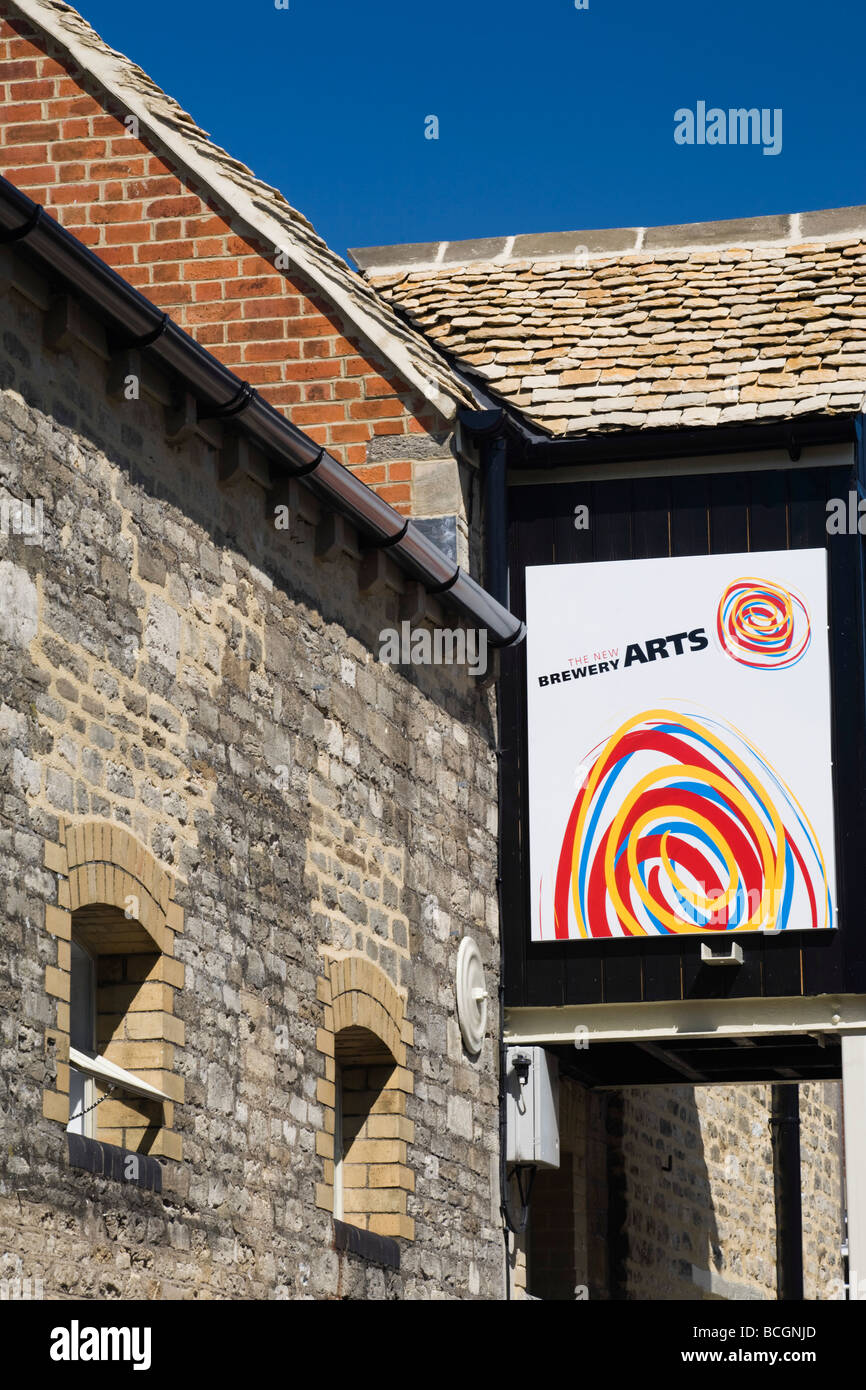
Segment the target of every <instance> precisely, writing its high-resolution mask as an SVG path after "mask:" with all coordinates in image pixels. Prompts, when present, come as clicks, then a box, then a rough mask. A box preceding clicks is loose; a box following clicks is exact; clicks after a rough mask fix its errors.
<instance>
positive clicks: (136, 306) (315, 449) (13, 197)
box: [0, 177, 524, 648]
mask: <svg viewBox="0 0 866 1390" xmlns="http://www.w3.org/2000/svg"><path fill="white" fill-rule="evenodd" d="M3 244H5V245H13V246H20V247H21V249H22V251H23V252H24V253H25V254H28V255H32V256H33V257H35V258H36V260H37V261H38V262H39V264H40V267H41V268H43V269H44V273H45V274H46V276H47V277H48V278H49V279H50V280H52V281H54V282H56V281H58V280H59V281H61V282H63V283H64V284H65V285H66V286H68V287H71V289H72V291H73V292H74V293H75V294H76V295H80V296H81V298H83V299H84V300H85V301H87V302H88V304H89V305H90V306H92V307H93V308H94V309H95V310H96V313H97V315H98V316H99V317H101V318H102V319H103V320H105V319H107V320H108V322H109V324H111V325H112V326H113V329H114V331H115V333H116V334H117V335H118V336H119V337H122V339H123V346H125V347H127V348H138V349H140V350H142V351H144V350H145V349H146V350H147V351H148V352H149V353H150V354H152V355H153V357H155V358H156V359H157V360H158V361H159V362H160V364H161V365H162V367H163V368H164V369H165V370H166V371H167V372H168V373H169V374H170V375H173V376H176V377H180V378H181V379H182V380H183V381H184V382H185V383H186V385H187V386H188V387H189V390H190V392H191V393H192V394H193V395H194V396H195V397H196V399H197V401H198V415H199V419H214V418H220V417H221V418H223V419H229V418H231V419H232V420H237V428H238V430H239V431H240V432H241V433H243V434H245V435H247V436H249V437H250V438H251V439H252V440H253V441H254V443H255V444H256V446H257V447H258V448H259V449H261V450H262V452H263V453H264V454H265V455H266V456H267V457H269V458H271V459H273V460H275V461H276V462H277V463H278V464H279V465H280V466H281V467H282V468H283V469H284V470H285V471H286V472H287V473H288V475H289V476H290V477H293V478H303V479H304V480H305V485H306V486H308V487H309V488H310V489H311V490H312V491H313V492H314V493H315V494H316V495H317V496H318V497H319V498H320V499H321V500H322V501H323V502H324V503H325V504H326V505H328V506H330V507H332V508H333V509H334V510H335V511H338V512H340V513H342V514H343V515H344V516H346V517H348V518H349V519H350V520H351V521H352V523H353V524H354V525H355V526H356V527H357V528H358V530H359V532H360V534H361V537H362V540H363V541H364V543H365V544H366V545H368V546H371V547H373V548H378V549H388V550H390V551H391V553H392V555H393V556H394V559H395V561H396V562H397V564H398V565H399V566H400V567H401V568H402V569H403V570H405V571H406V572H407V573H408V574H410V575H411V576H412V577H413V578H414V579H417V580H418V581H419V582H420V583H421V584H423V585H424V587H425V589H426V590H427V592H428V593H429V594H431V595H435V596H441V598H442V600H443V602H444V603H445V604H446V605H447V606H448V607H450V608H454V609H456V610H457V611H458V612H459V613H460V614H461V616H462V617H463V618H465V619H467V620H469V621H472V622H474V623H476V624H478V625H479V626H480V627H484V628H486V629H487V632H488V639H489V641H490V644H491V646H493V647H494V648H495V647H503V646H510V645H511V644H512V643H513V642H518V641H520V640H521V638H522V637H523V634H524V628H523V624H522V623H521V622H520V620H519V619H517V618H515V617H514V615H513V614H512V613H509V612H508V610H507V608H506V607H505V606H504V605H503V603H502V602H501V601H499V600H497V599H496V598H495V597H494V596H493V595H491V594H489V593H487V592H485V590H484V589H482V587H481V586H480V585H479V584H477V583H476V581H475V580H474V579H473V578H472V577H471V575H468V574H466V573H465V571H464V570H462V569H461V567H460V566H459V565H457V564H455V562H454V561H453V560H451V559H450V558H449V557H448V556H447V555H445V554H444V553H443V552H442V551H441V550H440V549H439V548H438V546H435V545H434V544H433V543H432V541H430V540H428V538H427V536H426V535H425V534H424V532H423V531H422V530H421V529H420V528H419V527H418V526H416V525H415V524H414V522H412V521H409V522H407V520H406V518H405V517H404V516H401V514H400V513H399V512H397V511H395V509H394V508H393V507H391V506H390V505H389V504H388V503H387V502H385V501H384V500H383V499H382V498H381V497H379V495H378V494H377V493H375V492H374V491H373V490H372V488H369V487H367V486H366V484H364V483H362V482H361V481H360V480H359V479H358V478H356V477H355V475H354V474H353V473H352V472H351V471H350V470H349V469H348V468H344V467H343V465H342V464H341V463H340V462H339V461H338V460H337V459H335V458H333V457H332V456H331V455H330V454H329V453H327V451H326V450H325V449H323V448H321V447H320V446H319V445H317V444H316V443H314V441H313V440H312V439H310V438H308V436H307V435H305V434H304V433H303V432H302V431H301V430H299V429H297V428H296V427H295V426H294V425H292V424H291V423H290V422H289V420H287V419H286V417H285V416H284V415H282V414H281V413H280V412H279V411H278V410H275V409H274V407H273V406H271V405H269V404H268V403H267V401H265V400H264V399H263V398H262V397H261V396H260V395H259V393H258V391H255V390H254V389H253V388H252V387H250V386H249V384H248V383H246V382H243V381H241V380H240V378H239V377H237V376H235V374H234V372H232V371H230V370H229V368H228V367H225V366H223V364H222V363H221V362H219V361H218V360H217V359H216V358H215V357H213V356H212V355H211V353H209V352H207V351H206V349H205V348H203V347H201V346H200V344H199V343H197V342H196V341H195V339H194V338H191V337H190V336H189V334H187V333H185V332H184V331H183V329H181V328H179V327H178V325H177V324H176V323H174V322H173V321H172V320H171V319H170V318H169V316H168V314H165V313H162V312H161V311H160V310H159V309H157V308H156V306H155V305H154V304H151V302H150V300H148V299H146V298H145V296H144V295H142V294H141V293H139V291H138V290H136V289H135V288H134V287H133V286H132V285H129V284H127V282H126V281H125V280H124V279H123V278H122V277H121V276H120V275H118V274H117V272H116V271H114V270H112V268H111V267H110V266H108V265H106V264H105V262H104V261H101V260H100V259H99V257H98V256H97V255H95V254H94V252H92V251H91V250H90V249H89V248H88V247H86V246H84V245H83V243H82V242H80V241H78V240H77V238H76V237H74V236H73V235H72V234H71V233H70V232H68V231H67V230H66V229H65V228H64V227H61V226H60V224H59V223H58V222H56V221H55V220H54V218H53V217H51V216H50V215H49V214H48V213H46V212H45V210H44V209H43V208H41V207H40V206H39V205H38V204H37V203H34V202H33V200H32V199H31V198H28V197H27V195H26V194H25V193H22V192H21V191H20V189H17V188H16V187H15V186H14V184H11V183H10V182H9V181H8V179H5V178H2V177H0V245H3Z"/></svg>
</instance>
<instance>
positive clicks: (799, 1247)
mask: <svg viewBox="0 0 866 1390" xmlns="http://www.w3.org/2000/svg"><path fill="white" fill-rule="evenodd" d="M772 1094H773V1102H772V1112H771V1119H770V1128H771V1131H772V1135H773V1187H774V1190H775V1199H776V1297H777V1298H778V1299H779V1300H780V1301H783V1302H792V1301H795V1302H801V1301H802V1298H803V1204H802V1195H801V1187H802V1184H801V1179H800V1088H799V1086H797V1085H794V1084H792V1083H788V1084H780V1085H774V1086H773V1092H772Z"/></svg>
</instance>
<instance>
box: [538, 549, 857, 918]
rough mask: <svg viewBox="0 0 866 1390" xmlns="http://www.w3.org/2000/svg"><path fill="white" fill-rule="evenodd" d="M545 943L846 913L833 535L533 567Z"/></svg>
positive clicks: (540, 877)
mask: <svg viewBox="0 0 866 1390" xmlns="http://www.w3.org/2000/svg"><path fill="white" fill-rule="evenodd" d="M526 618H527V671H528V686H529V688H528V726H529V838H530V866H531V875H532V938H533V940H535V941H554V940H571V939H575V940H587V939H593V940H606V939H609V938H611V937H628V936H634V937H643V936H669V935H678V934H688V933H696V934H700V935H701V936H703V937H704V938H706V937H707V936H708V935H709V934H711V933H725V932H732V931H736V932H754V931H764V932H781V931H799V930H807V929H808V930H821V929H826V928H830V927H832V926H835V925H836V916H835V914H836V908H835V866H834V855H833V795H832V780H831V759H830V670H829V652H828V643H827V573H826V553H825V551H823V550H781V551H762V552H757V553H755V552H753V553H750V554H744V555H709V556H693V557H692V556H690V557H684V558H680V559H660V560H624V561H613V562H610V563H602V564H584V565H541V566H537V567H534V568H529V569H527V571H526Z"/></svg>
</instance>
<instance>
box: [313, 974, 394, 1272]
mask: <svg viewBox="0 0 866 1390" xmlns="http://www.w3.org/2000/svg"><path fill="white" fill-rule="evenodd" d="M318 994H319V999H320V1001H321V1003H322V1004H323V1005H324V1025H325V1026H324V1027H323V1028H321V1029H320V1030H319V1033H318V1044H319V1049H320V1051H321V1053H322V1054H323V1055H324V1076H323V1077H322V1078H321V1079H320V1081H319V1083H318V1087H317V1097H318V1100H319V1101H320V1103H321V1105H322V1107H323V1113H324V1128H323V1131H322V1133H321V1134H320V1135H319V1136H318V1139H317V1143H316V1150H317V1152H318V1153H319V1154H320V1156H321V1157H322V1159H323V1163H324V1181H323V1182H321V1183H319V1185H318V1187H317V1189H316V1201H317V1204H318V1205H319V1206H320V1207H324V1208H325V1210H327V1211H330V1212H333V1214H334V1217H335V1220H336V1221H337V1222H340V1223H343V1226H344V1227H345V1226H348V1227H354V1228H356V1229H360V1230H363V1231H369V1232H371V1233H372V1234H374V1235H376V1236H390V1237H394V1236H401V1237H403V1238H404V1239H405V1240H412V1239H414V1234H415V1224H414V1221H413V1219H412V1217H411V1216H410V1215H409V1212H408V1200H409V1195H410V1194H411V1193H413V1192H414V1191H415V1175H414V1173H413V1171H412V1166H411V1164H410V1162H409V1153H408V1151H409V1147H410V1145H411V1144H412V1142H413V1139H414V1125H413V1122H412V1121H411V1120H410V1119H409V1117H408V1116H407V1114H406V1102H407V1099H408V1097H409V1096H411V1095H412V1092H413V1089H414V1082H413V1079H412V1072H411V1070H410V1067H409V1062H408V1051H409V1048H410V1047H411V1044H412V1025H411V1023H409V1021H408V1020H407V1019H406V1017H405V1004H404V1000H403V996H402V995H401V994H400V993H399V992H398V990H397V989H396V988H395V986H394V985H393V984H392V982H391V981H390V980H389V979H388V977H387V975H385V974H384V972H383V971H382V970H380V969H379V968H378V966H375V965H374V964H373V963H372V961H370V960H367V959H366V958H365V957H363V956H354V955H353V956H342V957H339V958H335V959H332V960H331V961H330V962H329V964H328V967H327V974H326V976H325V978H324V979H320V981H319V987H318ZM335 1234H336V1230H335ZM343 1234H345V1230H344V1231H343ZM340 1248H355V1247H351V1246H346V1245H343V1246H341V1247H340ZM394 1248H395V1249H396V1246H395V1247H394ZM356 1253H357V1250H356Z"/></svg>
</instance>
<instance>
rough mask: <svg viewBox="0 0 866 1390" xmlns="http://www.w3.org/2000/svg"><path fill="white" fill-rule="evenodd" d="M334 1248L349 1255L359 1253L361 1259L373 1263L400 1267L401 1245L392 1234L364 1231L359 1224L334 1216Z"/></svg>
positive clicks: (388, 1266)
mask: <svg viewBox="0 0 866 1390" xmlns="http://www.w3.org/2000/svg"><path fill="white" fill-rule="evenodd" d="M334 1249H335V1250H343V1251H345V1252H346V1254H347V1255H357V1256H358V1258H359V1259H361V1260H369V1261H370V1262H371V1263H372V1264H377V1265H385V1266H386V1267H387V1268H388V1269H399V1268H400V1247H399V1245H398V1244H397V1242H396V1240H392V1239H391V1237H390V1236H378V1235H376V1233H375V1232H374V1231H362V1230H361V1229H360V1227H358V1226H350V1225H349V1224H348V1222H346V1221H338V1220H337V1219H336V1217H335V1218H334Z"/></svg>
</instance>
